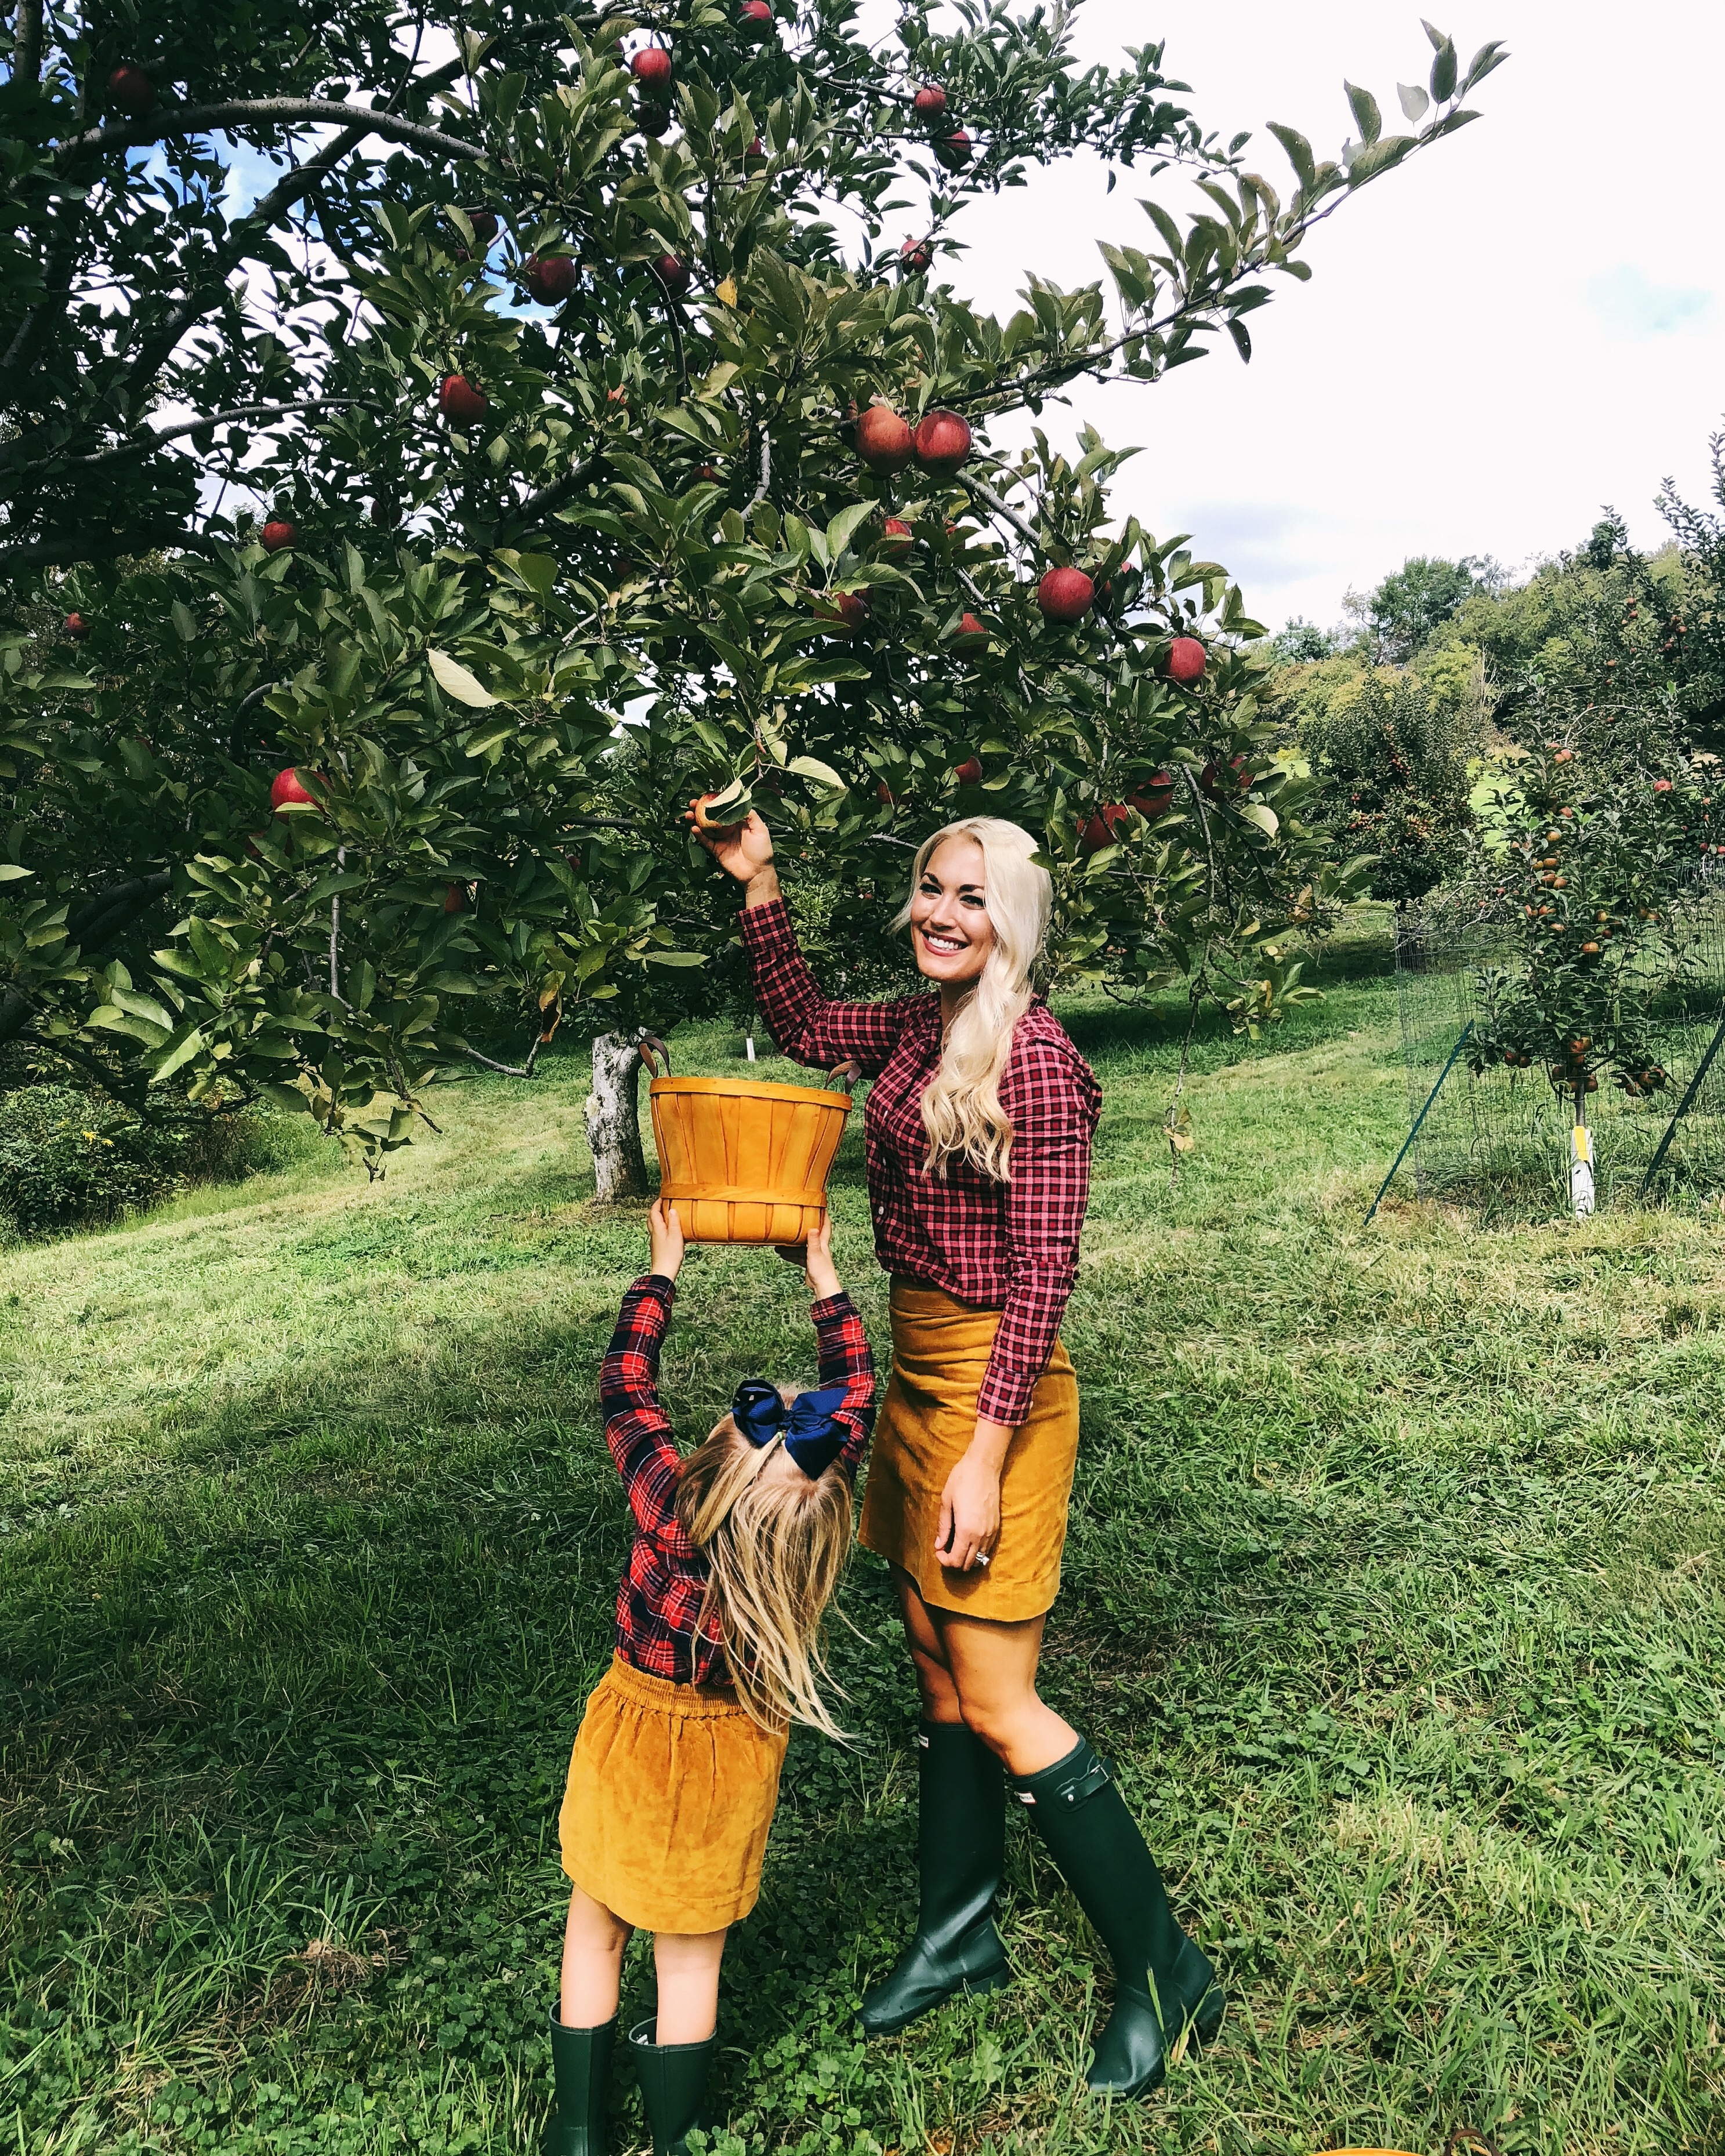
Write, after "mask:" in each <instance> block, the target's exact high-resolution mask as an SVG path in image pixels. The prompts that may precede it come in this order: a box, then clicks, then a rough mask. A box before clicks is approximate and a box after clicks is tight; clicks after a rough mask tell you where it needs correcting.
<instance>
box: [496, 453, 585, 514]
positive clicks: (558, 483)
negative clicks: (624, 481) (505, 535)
mask: <svg viewBox="0 0 1725 2156" xmlns="http://www.w3.org/2000/svg"><path fill="white" fill-rule="evenodd" d="M603 462H604V458H603V454H600V455H598V456H596V457H594V458H593V459H591V460H590V461H589V462H588V463H587V464H584V465H575V466H574V467H573V468H572V470H568V471H566V472H565V473H564V474H563V475H562V478H561V479H554V480H552V481H551V482H550V484H549V485H546V486H542V487H541V488H540V490H539V491H538V492H537V493H536V494H530V495H528V496H527V498H526V500H525V501H524V502H522V503H521V506H520V507H519V508H518V509H514V510H511V512H510V515H509V520H508V521H509V524H510V526H511V528H514V529H519V528H521V526H526V525H529V524H536V523H537V522H538V521H540V520H541V519H542V517H546V516H549V515H550V514H551V512H552V510H554V509H561V508H562V506H563V504H564V503H565V502H566V501H567V500H568V499H569V496H570V495H572V494H573V493H574V491H575V490H576V488H577V487H578V486H580V485H582V484H583V481H585V480H589V479H591V478H593V475H595V474H596V473H597V472H598V469H599V467H600V465H602V464H603Z"/></svg>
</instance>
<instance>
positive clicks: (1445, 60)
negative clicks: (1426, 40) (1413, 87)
mask: <svg viewBox="0 0 1725 2156" xmlns="http://www.w3.org/2000/svg"><path fill="white" fill-rule="evenodd" d="M1425 29H1426V34H1427V36H1428V37H1429V36H1430V34H1431V25H1430V23H1427V24H1426V26H1425ZM1455 72H1456V59H1455V46H1454V45H1453V44H1450V40H1449V39H1448V38H1445V39H1444V41H1443V43H1442V44H1440V46H1439V47H1438V49H1437V58H1436V59H1435V60H1434V61H1433V62H1432V64H1431V95H1432V97H1433V99H1434V100H1435V102H1436V103H1437V104H1439V105H1446V104H1448V102H1449V100H1450V99H1451V98H1452V97H1453V96H1454V95H1455Z"/></svg>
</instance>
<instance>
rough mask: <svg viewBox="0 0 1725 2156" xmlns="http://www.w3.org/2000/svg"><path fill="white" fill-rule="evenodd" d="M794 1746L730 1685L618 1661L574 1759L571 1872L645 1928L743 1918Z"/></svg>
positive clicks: (563, 1833) (561, 1821)
mask: <svg viewBox="0 0 1725 2156" xmlns="http://www.w3.org/2000/svg"><path fill="white" fill-rule="evenodd" d="M785 1743H786V1732H784V1731H782V1730H781V1731H778V1732H769V1731H768V1730H765V1729H762V1727H761V1726H760V1724H759V1723H758V1722H753V1721H752V1720H751V1719H750V1718H749V1716H748V1715H747V1712H745V1711H744V1710H743V1708H742V1707H741V1706H740V1705H739V1704H738V1703H737V1700H736V1699H735V1698H734V1697H732V1695H731V1694H730V1693H729V1692H725V1691H709V1690H707V1689H706V1688H704V1687H701V1686H696V1685H679V1684H672V1683H671V1682H670V1681H669V1679H667V1678H665V1677H655V1676H648V1675H647V1674H646V1673H645V1672H644V1671H641V1670H638V1669H635V1668H634V1667H632V1666H630V1665H629V1663H628V1662H625V1661H622V1660H620V1659H619V1660H618V1661H614V1662H613V1663H612V1665H611V1666H610V1668H609V1669H608V1671H606V1672H605V1674H604V1676H603V1677H602V1678H601V1679H600V1680H599V1682H598V1685H597V1686H595V1687H594V1689H593V1696H592V1697H591V1698H590V1699H589V1700H588V1702H587V1712H586V1713H585V1714H584V1715H583V1717H582V1721H581V1731H580V1734H579V1735H578V1737H577V1738H576V1739H575V1750H574V1753H573V1756H572V1758H571V1759H570V1761H569V1780H568V1786H567V1789H565V1790H564V1792H563V1806H562V1811H561V1812H560V1813H559V1815H558V1816H557V1839H558V1840H559V1842H560V1843H561V1844H562V1857H563V1870H564V1871H566V1872H567V1874H568V1876H569V1877H570V1878H571V1879H572V1880H573V1881H574V1882H575V1884H576V1885H577V1886H579V1887H580V1888H581V1889H582V1890H583V1892H585V1893H588V1894H591V1895H592V1897H593V1899H594V1901H595V1902H602V1903H603V1905H604V1907H606V1908H608V1909H609V1910H610V1911H611V1912H612V1913H613V1914H614V1916H618V1917H622V1919H623V1921H624V1923H626V1924H634V1925H636V1926H638V1927H639V1929H641V1930H642V1931H648V1932H684V1933H691V1932H716V1931H721V1930H722V1929H723V1928H724V1927H725V1926H726V1924H734V1923H736V1922H738V1921H739V1920H740V1919H741V1918H742V1917H746V1916H747V1914H748V1912H749V1911H750V1910H751V1909H752V1908H753V1907H754V1906H755V1903H756V1902H757V1901H758V1900H759V1899H760V1896H761V1861H762V1857H763V1856H765V1855H766V1853H767V1835H768V1830H769V1829H770V1828H771V1826H772V1825H773V1808H774V1806H775V1805H776V1804H778V1774H779V1769H780V1768H781V1767H782V1766H783V1764H784V1754H785Z"/></svg>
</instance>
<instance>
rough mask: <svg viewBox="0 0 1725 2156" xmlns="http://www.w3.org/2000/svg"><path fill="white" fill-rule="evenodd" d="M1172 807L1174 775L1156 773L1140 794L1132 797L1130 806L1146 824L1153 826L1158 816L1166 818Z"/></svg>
mask: <svg viewBox="0 0 1725 2156" xmlns="http://www.w3.org/2000/svg"><path fill="white" fill-rule="evenodd" d="M1173 805H1174V774H1173V772H1171V771H1158V773H1156V774H1155V775H1154V777H1153V778H1152V779H1151V781H1150V783H1149V784H1148V785H1147V787H1146V788H1144V791H1143V792H1142V793H1135V794H1133V796H1132V806H1133V808H1136V809H1137V812H1138V814H1140V815H1141V816H1142V818H1143V819H1144V820H1145V822H1146V823H1147V824H1153V823H1154V822H1155V821H1156V819H1157V818H1158V816H1166V815H1167V814H1168V810H1169V809H1170V808H1173Z"/></svg>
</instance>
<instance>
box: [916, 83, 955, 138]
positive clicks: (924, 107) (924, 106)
mask: <svg viewBox="0 0 1725 2156" xmlns="http://www.w3.org/2000/svg"><path fill="white" fill-rule="evenodd" d="M946 110H947V93H946V92H945V90H942V88H941V86H940V85H939V84H938V83H937V82H925V83H924V84H923V85H922V89H921V90H918V91H917V93H916V95H915V96H914V97H913V98H912V99H911V111H912V112H914V113H915V114H916V117H917V118H918V119H919V120H920V121H922V124H923V126H925V127H932V126H933V125H934V123H935V121H937V120H942V119H944V118H945V117H946Z"/></svg>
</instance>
